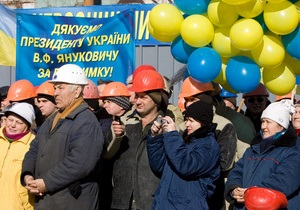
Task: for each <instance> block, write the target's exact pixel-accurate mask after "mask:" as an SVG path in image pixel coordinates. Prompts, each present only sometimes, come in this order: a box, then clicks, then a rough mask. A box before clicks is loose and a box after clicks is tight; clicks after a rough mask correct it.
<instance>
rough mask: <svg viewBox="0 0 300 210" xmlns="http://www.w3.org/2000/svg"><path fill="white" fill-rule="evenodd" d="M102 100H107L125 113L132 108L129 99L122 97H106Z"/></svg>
mask: <svg viewBox="0 0 300 210" xmlns="http://www.w3.org/2000/svg"><path fill="white" fill-rule="evenodd" d="M104 100H109V101H112V102H114V103H116V104H117V105H119V106H120V107H122V108H123V109H124V110H125V111H128V110H130V109H131V106H132V105H131V103H130V102H129V98H127V97H123V96H114V97H107V98H104Z"/></svg>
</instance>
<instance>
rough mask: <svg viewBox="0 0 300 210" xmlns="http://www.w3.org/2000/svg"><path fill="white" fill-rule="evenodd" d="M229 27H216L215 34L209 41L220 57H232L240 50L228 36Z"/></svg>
mask: <svg viewBox="0 0 300 210" xmlns="http://www.w3.org/2000/svg"><path fill="white" fill-rule="evenodd" d="M229 32H230V28H228V27H227V28H216V29H215V36H214V38H213V40H212V41H211V45H212V47H213V48H214V49H215V50H216V51H217V52H218V53H219V54H220V56H221V57H232V56H235V55H237V54H238V53H239V52H240V50H239V49H237V48H236V47H235V46H233V44H232V43H231V40H230V38H229Z"/></svg>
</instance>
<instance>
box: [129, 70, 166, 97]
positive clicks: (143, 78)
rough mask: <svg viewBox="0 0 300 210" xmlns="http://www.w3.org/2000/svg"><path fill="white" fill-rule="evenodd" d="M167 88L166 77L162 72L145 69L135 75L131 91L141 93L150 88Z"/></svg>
mask: <svg viewBox="0 0 300 210" xmlns="http://www.w3.org/2000/svg"><path fill="white" fill-rule="evenodd" d="M164 88H165V84H164V79H163V77H162V75H161V74H160V73H158V72H157V71H153V70H144V71H141V72H139V73H137V74H136V75H135V76H134V77H133V81H132V86H131V87H130V88H129V90H130V91H132V92H136V93H141V92H146V91H150V90H163V89H164Z"/></svg>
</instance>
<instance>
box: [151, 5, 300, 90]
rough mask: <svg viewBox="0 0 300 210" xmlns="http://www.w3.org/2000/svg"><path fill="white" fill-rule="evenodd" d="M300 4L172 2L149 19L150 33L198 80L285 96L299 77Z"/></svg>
mask: <svg viewBox="0 0 300 210" xmlns="http://www.w3.org/2000/svg"><path fill="white" fill-rule="evenodd" d="M298 7H300V0H299V1H292V0H291V1H288V0H174V4H167V3H162V4H157V5H156V6H154V7H153V8H152V10H151V12H150V15H149V22H148V29H149V32H150V34H151V35H152V36H153V37H154V38H155V39H157V40H158V41H161V42H171V54H172V56H173V57H174V59H175V60H177V61H178V62H180V63H184V64H187V70H188V74H189V75H190V76H191V77H193V78H194V79H196V80H198V81H200V82H211V81H212V82H215V83H218V84H220V85H222V86H223V87H224V88H225V89H226V90H227V91H230V92H233V93H247V92H251V91H253V90H254V89H255V88H256V87H257V86H258V84H259V83H260V82H261V83H263V84H264V85H265V86H266V88H267V89H268V90H269V91H270V92H271V93H273V94H275V95H285V94H287V93H289V92H291V91H292V90H293V89H294V87H295V85H296V76H298V75H300V28H299V20H300V13H299V12H298Z"/></svg>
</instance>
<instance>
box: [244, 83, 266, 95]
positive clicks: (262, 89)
mask: <svg viewBox="0 0 300 210" xmlns="http://www.w3.org/2000/svg"><path fill="white" fill-rule="evenodd" d="M247 96H269V92H268V91H267V88H266V87H265V86H264V85H263V84H261V83H259V85H258V86H257V88H256V89H255V90H253V91H252V92H250V93H245V94H243V98H244V97H247Z"/></svg>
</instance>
